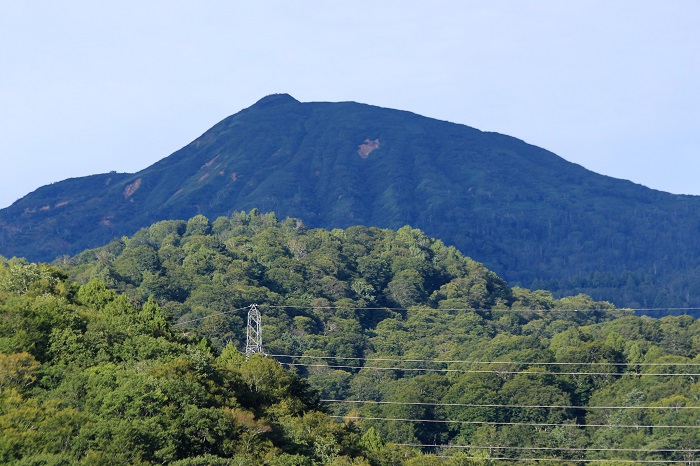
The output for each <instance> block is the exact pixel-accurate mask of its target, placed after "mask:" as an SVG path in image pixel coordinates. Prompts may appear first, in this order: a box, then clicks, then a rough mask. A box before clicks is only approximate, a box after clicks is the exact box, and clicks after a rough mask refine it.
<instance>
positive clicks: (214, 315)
mask: <svg viewBox="0 0 700 466" xmlns="http://www.w3.org/2000/svg"><path fill="white" fill-rule="evenodd" d="M249 308H250V306H246V307H239V308H238V309H233V310H231V311H224V312H217V313H216V314H209V315H208V316H204V317H200V318H198V319H191V320H186V321H184V322H177V323H175V324H173V326H178V325H185V324H189V323H192V322H197V321H200V320H205V319H211V318H212V317H216V316H220V315H224V314H231V313H234V312H238V311H242V310H244V309H249Z"/></svg>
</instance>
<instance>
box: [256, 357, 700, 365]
mask: <svg viewBox="0 0 700 466" xmlns="http://www.w3.org/2000/svg"><path fill="white" fill-rule="evenodd" d="M268 356H270V357H275V358H297V359H305V358H306V359H335V360H339V361H372V362H374V361H383V362H423V363H431V364H485V365H486V364H494V365H495V364H516V365H528V366H535V365H537V366H644V367H651V366H696V367H698V366H700V362H696V363H692V362H646V363H644V362H640V363H636V362H634V363H633V362H629V363H625V362H523V361H470V360H458V359H448V360H440V359H395V358H347V357H340V356H312V355H311V356H307V355H303V354H297V355H294V354H270V355H268ZM358 367H359V366H358Z"/></svg>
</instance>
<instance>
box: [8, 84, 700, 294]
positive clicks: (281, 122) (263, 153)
mask: <svg viewBox="0 0 700 466" xmlns="http://www.w3.org/2000/svg"><path fill="white" fill-rule="evenodd" d="M45 188H46V189H45ZM46 206H48V209H44V208H45V207H46ZM253 208H258V209H260V210H262V211H265V212H271V211H274V212H275V213H277V215H279V216H282V217H295V218H300V219H301V220H302V221H304V222H305V223H307V224H308V225H309V226H311V227H326V228H336V227H337V228H346V227H349V226H352V225H355V224H364V225H372V226H378V227H382V228H400V227H401V226H403V225H411V226H413V227H416V228H420V229H421V230H423V231H425V232H426V233H427V234H428V235H430V236H434V237H438V238H440V239H442V240H443V241H445V242H446V243H447V244H453V245H455V246H457V247H458V248H459V249H460V250H462V252H464V253H465V254H467V255H470V256H472V257H474V258H475V259H476V260H478V261H480V262H483V263H485V264H486V265H487V266H488V267H489V268H491V269H493V270H494V271H496V272H497V273H498V274H499V275H501V276H504V277H505V278H507V279H508V280H510V281H511V282H514V283H517V284H523V285H524V286H528V287H532V288H547V289H551V290H553V291H557V290H566V292H568V293H571V292H575V291H584V292H588V293H589V294H592V295H593V296H594V297H596V298H597V299H603V298H605V299H613V298H611V297H608V296H602V295H600V294H596V293H595V292H593V293H591V289H592V288H600V289H601V290H602V289H603V288H605V289H607V291H605V292H606V293H607V292H609V291H610V289H611V288H614V287H615V286H617V287H619V283H618V282H619V281H620V280H627V281H629V280H632V281H634V282H638V283H637V285H635V286H637V287H640V286H641V283H643V282H644V281H645V280H647V281H649V280H651V281H652V287H654V293H655V294H653V295H651V294H649V293H646V292H645V293H646V294H644V293H641V294H640V293H636V294H635V295H634V296H628V297H624V298H622V299H618V303H621V304H628V305H630V304H636V305H650V304H652V303H653V302H654V301H657V296H658V294H659V293H662V291H664V290H663V288H664V287H666V288H667V291H666V293H667V294H668V295H669V296H671V295H672V293H671V292H672V291H673V290H672V287H669V285H668V284H663V283H659V279H658V276H661V277H671V276H672V277H671V278H669V279H668V280H671V281H673V280H677V279H678V276H677V275H674V274H675V273H678V271H684V272H685V273H689V274H691V275H692V274H695V273H696V272H697V270H696V269H698V267H700V260H698V259H696V258H697V257H700V241H698V239H697V238H696V236H697V235H695V233H696V232H697V231H700V216H698V212H700V197H695V196H685V195H674V194H670V193H664V192H661V191H657V190H653V189H651V188H647V187H644V186H642V185H638V184H635V183H632V182H630V181H626V180H619V179H615V178H612V177H608V176H605V175H600V174H597V173H594V172H592V171H590V170H587V169H586V168H584V167H582V166H581V165H578V164H575V163H572V162H569V161H566V160H565V159H563V158H561V157H559V156H558V155H556V154H554V153H552V152H550V151H547V150H545V149H542V148H539V147H537V146H534V145H531V144H528V143H526V142H524V141H522V140H520V139H517V138H514V137H512V136H508V135H503V134H500V133H495V132H483V131H480V130H478V129H475V128H471V127H469V126H466V125H460V124H457V123H451V122H447V121H442V120H436V119H431V118H428V117H425V116H421V115H417V114H415V113H411V112H408V111H405V110H393V109H385V108H382V107H376V106H372V105H368V104H358V103H355V102H339V103H332V102H306V103H302V102H299V101H298V100H296V99H294V98H293V97H292V96H290V95H288V94H273V95H270V96H266V97H264V98H262V99H260V100H259V101H258V102H256V103H255V104H253V105H252V106H250V107H248V108H246V109H243V110H241V111H240V112H238V113H236V114H233V115H231V116H229V117H227V118H224V119H223V120H221V121H220V122H219V123H217V124H216V125H214V126H213V127H212V128H210V129H209V130H207V131H206V132H204V133H203V134H202V135H201V136H199V137H198V138H197V139H195V140H194V141H192V142H191V143H190V144H188V145H186V146H184V147H183V148H182V149H180V150H178V151H176V152H174V153H173V154H171V155H170V156H168V157H165V158H163V159H161V160H159V161H158V162H156V163H154V164H152V165H150V166H149V167H146V168H144V169H143V170H140V171H138V172H136V173H133V174H117V173H110V174H102V175H93V176H92V177H84V178H77V179H70V180H66V181H63V182H59V183H54V184H52V185H49V187H43V188H40V189H39V190H36V191H35V192H33V193H31V194H30V195H28V196H25V197H24V198H22V199H20V200H19V201H17V202H16V203H14V204H13V205H12V206H10V207H8V208H6V209H2V210H0V254H2V255H9V256H11V255H19V256H25V257H27V258H29V259H31V260H53V259H54V258H55V257H57V256H60V255H62V254H69V255H70V254H75V253H77V252H80V251H81V250H83V249H85V248H88V247H95V246H99V245H100V244H105V243H106V242H108V241H109V240H110V239H111V238H113V237H115V236H122V235H128V234H133V233H134V232H135V231H136V230H138V229H139V228H142V227H144V226H148V225H150V224H152V223H154V222H156V221H159V220H166V219H187V218H190V217H192V216H194V215H197V214H204V215H206V216H208V217H210V218H212V219H213V218H215V217H217V216H221V215H224V216H229V215H231V214H232V213H233V212H236V211H241V210H250V209H253ZM41 209H44V210H41ZM669 251H670V252H669ZM628 271H629V272H631V273H632V278H630V277H629V275H628V276H627V278H621V277H622V276H623V275H625V273H626V272H628ZM596 273H597V274H598V275H599V279H598V282H600V281H601V280H600V276H601V274H603V275H605V278H604V280H603V281H604V282H606V283H597V284H596V285H594V286H593V285H591V283H583V282H582V281H586V280H587V281H588V282H591V281H592V280H593V278H592V277H593V276H594V275H595V274H596ZM655 274H656V275H655ZM655 277H657V278H655ZM655 280H656V281H655ZM664 280H666V278H664ZM662 281H663V280H662ZM555 282H556V283H555ZM607 282H615V283H616V284H617V285H615V284H614V286H608V283H607ZM543 284H544V285H543ZM686 285H687V284H685V283H684V284H683V285H682V286H686ZM674 286H675V287H676V288H680V287H681V285H680V284H679V283H676V285H674ZM601 293H603V291H601ZM692 294H693V297H692V299H691V296H690V294H688V293H686V295H687V296H685V297H683V298H682V299H680V301H679V302H675V301H674V303H675V304H692V303H697V304H700V290H697V291H692ZM673 299H676V300H678V298H673ZM660 303H661V304H671V301H669V300H668V299H667V300H666V301H663V300H661V301H660Z"/></svg>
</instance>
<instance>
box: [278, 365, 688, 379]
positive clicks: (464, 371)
mask: <svg viewBox="0 0 700 466" xmlns="http://www.w3.org/2000/svg"><path fill="white" fill-rule="evenodd" d="M280 364H283V365H285V366H293V367H297V366H301V367H323V368H331V369H372V370H378V371H404V372H446V373H460V374H496V375H516V374H528V375H600V376H625V375H627V376H655V377H700V373H680V374H673V373H661V374H655V373H645V372H641V373H637V372H551V371H546V372H545V371H542V372H539V371H536V372H533V371H508V370H497V369H492V370H486V369H483V370H479V369H431V368H425V367H378V366H349V365H342V364H309V363H301V362H296V363H295V362H280Z"/></svg>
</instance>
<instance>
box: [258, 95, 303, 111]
mask: <svg viewBox="0 0 700 466" xmlns="http://www.w3.org/2000/svg"><path fill="white" fill-rule="evenodd" d="M291 103H295V104H298V103H300V102H299V101H298V100H297V99H295V98H294V97H292V96H291V95H289V94H270V95H268V96H265V97H263V98H262V99H260V100H258V101H257V102H255V105H253V107H257V108H268V107H275V106H277V105H283V104H291Z"/></svg>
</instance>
